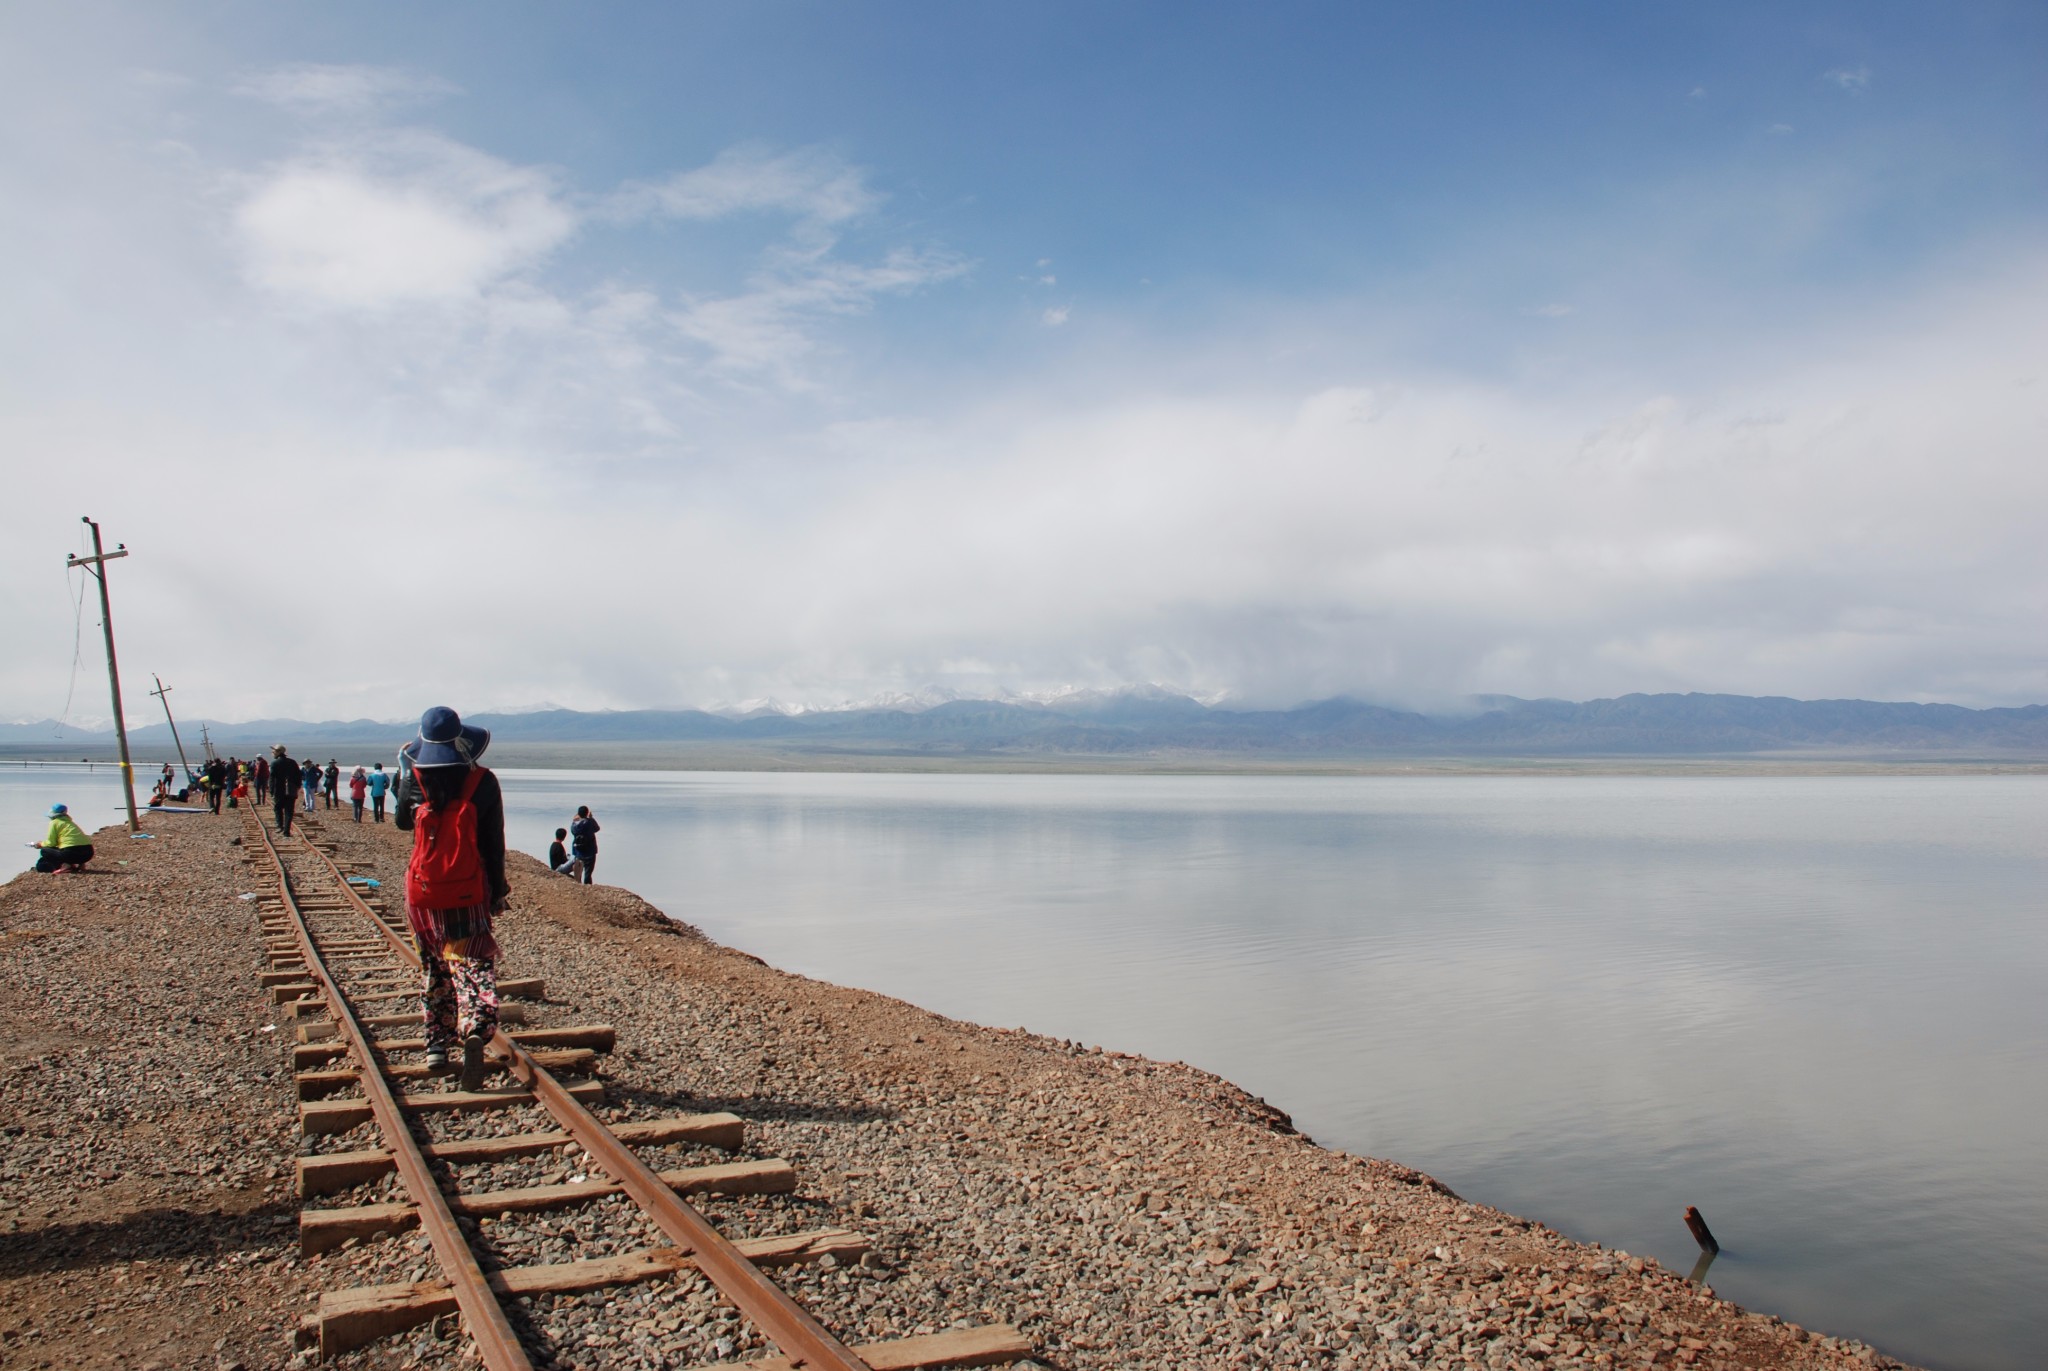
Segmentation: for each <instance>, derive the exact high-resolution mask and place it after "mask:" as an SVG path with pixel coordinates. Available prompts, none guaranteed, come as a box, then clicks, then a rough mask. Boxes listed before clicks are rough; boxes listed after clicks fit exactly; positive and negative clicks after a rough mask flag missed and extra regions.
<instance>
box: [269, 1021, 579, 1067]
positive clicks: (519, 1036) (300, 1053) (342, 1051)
mask: <svg viewBox="0 0 2048 1371" xmlns="http://www.w3.org/2000/svg"><path fill="white" fill-rule="evenodd" d="M409 1022H410V1023H411V1025H412V1027H414V1028H417V1027H419V1020H418V1018H417V1017H416V1016H415V1017H414V1018H412V1019H411V1020H409ZM507 1036H508V1037H510V1038H511V1039H512V1041H513V1042H515V1043H518V1044H519V1045H520V1046H521V1047H587V1048H589V1049H590V1050H591V1051H592V1052H609V1051H611V1050H612V1048H613V1047H615V1046H617V1045H618V1038H619V1034H618V1030H617V1029H615V1028H613V1027H612V1026H611V1025H610V1024H571V1025H567V1026H564V1027H561V1028H522V1029H520V1030H519V1031H518V1032H516V1033H511V1034H508V1035H507ZM375 1046H376V1048H377V1050H378V1051H379V1052H424V1051H425V1050H426V1047H427V1040H426V1039H425V1038H379V1039H377V1040H376V1043H375ZM347 1055H348V1048H347V1047H346V1046H344V1045H343V1044H341V1043H301V1044H299V1045H298V1046H296V1047H294V1048H293V1049H292V1065H293V1066H294V1067H298V1068H301V1069H310V1068H312V1067H315V1066H318V1065H319V1064H320V1063H321V1062H330V1061H333V1060H334V1059H335V1058H336V1057H346V1056H347Z"/></svg>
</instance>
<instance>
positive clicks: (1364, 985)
mask: <svg viewBox="0 0 2048 1371" xmlns="http://www.w3.org/2000/svg"><path fill="white" fill-rule="evenodd" d="M503 776H504V780H505V785H506V791H507V797H508V806H509V822H510V826H511V832H510V835H509V836H510V838H511V840H512V843H513V845H514V846H515V847H519V848H522V849H524V850H526V851H529V852H533V853H535V854H540V853H542V852H544V851H545V848H546V845H547V841H548V838H549V836H550V834H551V832H552V830H553V829H554V828H555V827H556V826H557V825H559V824H565V823H566V822H567V821H568V816H569V814H570V813H571V812H573V809H574V806H575V805H577V804H589V805H590V806H592V808H593V809H594V810H595V811H596V812H597V815H598V818H599V819H600V820H601V821H602V823H603V824H604V833H603V837H602V844H603V846H602V855H601V858H600V862H599V867H598V874H599V877H600V879H602V880H603V881H605V882H606V883H608V884H614V883H615V884H619V885H624V886H627V887H630V888H631V889H633V890H636V891H638V892H639V893H641V894H642V895H645V896H646V897H647V898H648V899H650V900H652V901H653V902H654V903H655V904H657V905H659V906H661V907H662V908H663V909H665V910H667V911H668V912H669V913H671V914H673V915H675V916H676V917H678V918H682V919H685V920H688V921H689V922H691V923H695V924H697V925H699V926H700V927H702V928H703V929H704V930H705V931H706V932H708V933H709V934H711V935H712V936H713V937H715V938H717V939H719V940H720V941H722V942H725V943H728V944H730V945H732V946H736V947H740V948H744V949H746V950H748V951H751V952H754V953H756V954H758V955H760V956H762V957H764V958H766V959H767V960H768V961H769V962H771V963H773V964H775V965H777V966H780V967H784V968H787V969H789V970H793V971H800V972H803V973H805V974H807V975H812V976H817V977H821V978H824V979H827V980H832V981H837V982H840V983H842V984H849V985H857V986H865V987H868V988H871V989H875V990H880V991H883V992H886V993H888V994H891V995H896V996H900V997H902V998H904V999H907V1000H910V1001H913V1002H915V1003H918V1004H921V1005H924V1006H926V1007H928V1008H931V1009H935V1010H938V1011H940V1012H942V1013H945V1014H949V1015H954V1016H957V1017H961V1018H967V1019H974V1020H977V1021H980V1022H983V1023H990V1024H998V1025H1007V1026H1016V1025H1020V1024H1021V1025H1025V1026H1028V1027H1029V1028H1031V1029H1033V1030H1034V1031H1038V1032H1043V1033H1049V1034H1052V1035H1054V1036H1056V1037H1062V1038H1075V1039H1080V1040H1082V1041H1086V1042H1090V1043H1100V1044H1104V1045H1108V1046H1112V1047H1116V1048H1121V1049H1124V1050H1128V1051H1137V1052H1143V1053H1145V1054H1147V1055H1150V1056H1155V1057H1161V1058H1167V1059H1180V1060H1185V1061H1189V1062H1192V1063H1195V1064H1197V1065H1199V1066H1202V1067H1205V1068H1207V1069H1209V1070H1212V1071H1215V1072H1217V1073H1219V1074H1221V1075H1223V1076H1226V1077H1228V1078H1229V1079H1231V1080H1233V1081H1235V1082H1237V1083H1238V1084H1240V1085H1242V1086H1243V1087H1245V1088H1246V1089H1248V1090H1250V1091H1252V1092H1254V1093H1255V1094H1259V1095H1263V1096H1265V1097H1266V1098H1267V1099H1269V1100H1271V1101H1273V1102H1274V1103H1275V1104H1277V1105H1279V1106H1280V1107H1282V1108H1284V1109H1286V1110H1288V1111H1290V1112H1291V1113H1292V1114H1293V1115H1294V1118H1295V1121H1296V1122H1297V1123H1298V1124H1299V1125H1300V1126H1301V1127H1302V1128H1303V1129H1304V1130H1305V1131H1306V1132H1308V1133H1310V1134H1311V1135H1312V1136H1314V1137H1315V1138H1316V1139H1318V1140H1319V1141H1321V1142H1324V1143H1327V1144H1329V1145H1332V1146H1336V1147H1341V1148H1344V1149H1346V1150H1348V1151H1353V1152H1359V1153H1366V1154H1371V1155H1376V1156H1384V1157H1391V1158H1394V1159H1396V1160H1399V1161H1401V1162H1404V1163H1407V1164H1409V1165H1412V1166H1416V1167H1419V1168H1421V1169H1422V1170H1425V1171H1428V1172H1430V1173H1431V1174H1432V1175H1435V1176H1437V1177H1438V1178H1439V1179H1441V1180H1443V1181H1444V1182H1445V1183H1446V1184H1448V1185H1450V1186H1451V1187H1452V1188H1454V1189H1456V1190H1457V1191H1458V1192H1459V1193H1460V1194H1462V1195H1464V1196H1466V1197H1467V1198H1470V1199H1474V1200H1480V1201H1484V1202H1486V1203H1489V1204H1493V1205H1498V1206H1500V1207H1502V1208H1505V1209H1508V1210H1511V1211H1513V1212H1516V1213H1519V1214H1523V1215H1526V1216H1528V1217H1531V1218H1537V1219H1541V1220H1542V1221H1544V1222H1546V1223H1549V1224H1551V1225H1552V1226H1554V1227H1556V1228H1559V1229H1561V1230H1562V1231H1564V1232H1566V1233H1569V1234H1571V1235H1573V1236H1575V1237H1579V1238H1583V1239H1588V1240H1594V1241H1599V1242H1602V1243H1604V1244H1606V1245H1608V1246H1610V1247H1620V1248H1626V1249H1627V1250H1629V1251H1631V1252H1636V1253H1641V1254H1644V1255H1650V1256H1655V1257H1656V1258H1657V1259H1658V1260H1660V1261H1662V1262H1663V1263H1664V1264H1665V1265H1667V1266H1669V1267H1671V1268H1672V1269H1674V1270H1677V1271H1680V1272H1684V1271H1687V1270H1689V1269H1690V1268H1691V1267H1692V1265H1693V1263H1694V1260H1695V1258H1696V1256H1697V1252H1696V1250H1695V1249H1694V1247H1693V1244H1692V1240H1691V1238H1690V1237H1689V1236H1688V1235H1687V1233H1686V1231H1685V1229H1684V1227H1683V1224H1682V1222H1681V1220H1680V1215H1681V1213H1682V1212H1683V1210H1684V1208H1685V1206H1686V1205H1688V1204H1695V1205H1698V1206H1699V1207H1700V1209H1701V1210H1702V1211H1703V1212H1704V1213H1705V1215H1706V1217H1707V1219H1708V1221H1709V1222H1710V1223H1711V1224H1712V1225H1713V1227H1714V1229H1715V1232H1716V1234H1717V1236H1718V1237H1719V1238H1720V1240H1721V1242H1722V1243H1723V1245H1724V1247H1725V1249H1726V1250H1725V1251H1724V1252H1723V1254H1722V1256H1721V1258H1720V1259H1719V1260H1718V1261H1717V1262H1716V1263H1715V1264H1714V1267H1713V1269H1712V1272H1711V1275H1710V1276H1709V1282H1710V1283H1711V1284H1712V1285H1713V1286H1714V1287H1715V1288H1716V1289H1717V1290H1718V1291H1720V1292H1721V1293H1722V1294H1724V1295H1726V1296H1727V1297H1729V1298H1731V1299H1734V1300H1736V1301H1737V1302H1739V1303H1741V1304H1744V1305H1747V1306H1749V1307H1752V1308H1756V1309H1763V1310H1768V1311H1771V1312H1774V1313H1778V1314H1782V1315H1784V1316H1786V1317H1788V1318H1792V1319H1796V1320H1798V1321H1799V1322H1801V1323H1804V1324H1806V1325H1808V1326H1809V1327H1813V1328H1816V1329H1819V1330H1822V1331H1826V1332H1833V1333H1841V1334H1848V1335H1853V1336H1856V1337H1859V1338H1864V1339H1867V1340H1869V1341H1872V1342H1875V1343H1876V1344H1878V1346H1880V1347H1881V1348H1883V1349H1884V1350H1886V1351H1888V1352H1891V1353H1893V1354H1894V1355H1897V1356H1901V1357H1904V1358H1906V1359H1908V1360H1911V1361H1918V1362H1922V1363H1925V1364H1927V1365H1930V1366H1935V1367H1943V1368H1951V1367H1952V1368H1973V1369H1983V1371H1989V1369H1991V1368H1998V1369H1999V1371H2005V1369H2006V1368H2013V1369H2015V1371H2016V1369H2017V1368H2021V1367H2028V1368H2032V1367H2037V1366H2039V1365H2040V1364H2041V1349H2042V1348H2043V1347H2044V1346H2048V1298H2044V1297H2043V1296H2042V1294H2041V1287H2042V1281H2043V1277H2044V1276H2048V1165H2044V1156H2048V1150H2044V1144H2048V1015H2044V1013H2043V1003H2044V1002H2043V994H2042V986H2043V984H2044V978H2048V921H2044V919H2043V913H2044V908H2043V905H2044V900H2043V892H2044V891H2048V777H2036V776H2007V777H1992V776H1987V777H1897V778H1886V777H1855V778H1769V779H1761V778H1737V777H1725V778H1718V777H1685V778H1612V777H1573V778H1479V777H1427V778H1414V779H1404V778H1391V777H1358V778H1348V777H1347V778H1337V777H1318V778H1291V777H1290V778H1280V777H1213V778H1212V777H1123V776H886V775H775V774H760V773H750V774H733V775H721V774H706V773H673V774H671V773H647V772H585V773H578V772H563V771H516V770H515V771H506V772H504V773H503ZM24 782H31V783H33V784H28V785H25V784H24ZM94 782H97V783H99V784H100V785H101V786H102V787H103V788H104V789H105V791H106V796H105V797H104V798H105V806H106V808H107V817H108V818H109V819H111V818H112V817H114V815H113V809H114V806H115V805H116V804H117V803H118V801H117V799H115V798H113V797H115V796H117V795H118V785H117V783H116V782H115V781H114V780H113V778H112V777H111V776H110V775H108V773H106V772H105V771H104V770H103V771H102V773H101V776H100V777H99V778H85V777H83V776H79V777H75V778H74V777H67V778H66V783H67V784H68V785H70V787H71V796H73V797H75V796H81V795H83V796H88V797H91V796H93V795H95V793H96V792H95V790H94V785H93V783H94ZM48 784H49V778H47V777H44V778H34V777H29V778H23V777H18V776H15V775H12V774H10V773H9V772H8V771H7V770H6V769H5V768H4V767H0V818H4V819H6V820H7V821H9V822H12V821H14V811H15V810H16V809H18V808H21V807H22V806H21V801H23V800H25V799H26V798H27V794H26V792H27V790H29V789H32V788H34V786H35V785H41V786H42V787H43V788H44V789H46V788H47V785H48ZM42 793H43V790H38V791H37V795H38V796H40V795H42ZM38 803H47V800H46V799H39V800H38ZM72 803H73V805H74V808H76V807H77V805H78V800H77V799H76V798H73V799H72ZM30 808H31V809H33V811H34V812H35V813H40V809H39V808H36V807H35V806H33V805H32V806H30ZM159 822H208V821H207V820H182V821H179V820H160V821H159ZM34 827H37V826H36V825H32V828H34ZM24 836H34V833H33V831H31V832H29V833H26V834H25V835H24Z"/></svg>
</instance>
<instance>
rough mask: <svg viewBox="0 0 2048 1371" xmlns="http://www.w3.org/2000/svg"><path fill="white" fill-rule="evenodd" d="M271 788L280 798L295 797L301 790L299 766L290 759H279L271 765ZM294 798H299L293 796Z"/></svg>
mask: <svg viewBox="0 0 2048 1371" xmlns="http://www.w3.org/2000/svg"><path fill="white" fill-rule="evenodd" d="M270 788H271V790H272V791H274V792H275V793H276V794H278V795H280V796H285V795H293V792H294V791H296V790H297V789H298V788H299V764H298V763H297V762H295V761H293V760H292V759H291V758H289V757H279V758H278V759H277V760H276V761H274V762H272V763H271V764H270ZM293 798H297V797H296V796H295V795H293Z"/></svg>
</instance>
